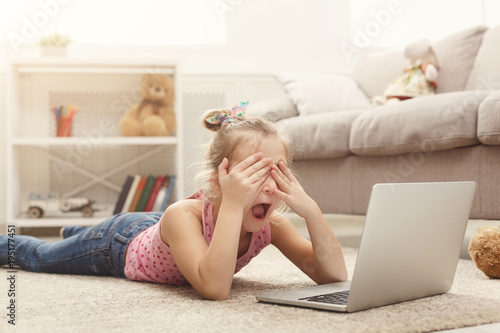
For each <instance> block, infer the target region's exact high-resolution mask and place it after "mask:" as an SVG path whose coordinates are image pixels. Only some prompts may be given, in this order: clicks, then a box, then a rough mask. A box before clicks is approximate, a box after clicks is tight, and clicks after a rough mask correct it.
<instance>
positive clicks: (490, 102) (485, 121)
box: [477, 90, 500, 145]
mask: <svg viewBox="0 0 500 333" xmlns="http://www.w3.org/2000/svg"><path fill="white" fill-rule="evenodd" d="M477 137H478V138H479V141H481V142H482V143H484V144H487V145H500V90H497V91H496V92H494V93H492V94H490V95H489V96H488V97H487V98H486V99H485V100H484V101H483V102H482V103H481V105H480V106H479V111H478V115H477Z"/></svg>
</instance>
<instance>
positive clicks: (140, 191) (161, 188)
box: [114, 175, 176, 214]
mask: <svg viewBox="0 0 500 333" xmlns="http://www.w3.org/2000/svg"><path fill="white" fill-rule="evenodd" d="M175 180H176V176H175V175H165V176H163V175H158V176H153V175H148V176H143V175H127V177H126V179H125V182H124V184H123V186H122V190H121V191H120V195H119V197H118V200H117V202H116V204H115V209H114V214H118V213H120V212H150V211H164V210H165V209H166V208H167V206H168V203H169V201H170V198H171V196H172V191H173V187H174V184H175Z"/></svg>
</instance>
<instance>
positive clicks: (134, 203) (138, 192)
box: [128, 176, 148, 212]
mask: <svg viewBox="0 0 500 333" xmlns="http://www.w3.org/2000/svg"><path fill="white" fill-rule="evenodd" d="M139 177H140V178H141V180H140V181H139V185H137V190H135V194H134V199H132V203H131V204H130V208H129V209H128V211H129V212H135V209H136V208H137V204H138V203H139V199H140V198H141V194H142V190H144V185H146V180H147V178H148V177H146V176H139Z"/></svg>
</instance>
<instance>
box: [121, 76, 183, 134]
mask: <svg viewBox="0 0 500 333" xmlns="http://www.w3.org/2000/svg"><path fill="white" fill-rule="evenodd" d="M141 96H142V101H141V102H140V103H139V104H138V105H136V106H134V107H133V108H132V109H130V110H128V111H127V112H126V113H125V115H124V116H123V118H122V120H121V121H120V132H121V133H122V135H124V136H168V135H173V134H174V133H175V130H176V121H175V112H174V110H173V108H172V105H173V104H174V84H173V80H172V77H171V76H170V75H164V74H145V75H143V77H142V80H141Z"/></svg>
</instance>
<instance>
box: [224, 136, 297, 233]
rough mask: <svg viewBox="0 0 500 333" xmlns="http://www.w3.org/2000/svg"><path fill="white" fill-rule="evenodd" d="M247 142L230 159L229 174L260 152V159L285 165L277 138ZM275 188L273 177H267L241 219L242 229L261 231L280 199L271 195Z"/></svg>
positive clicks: (284, 152) (283, 155)
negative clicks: (280, 162) (268, 159)
mask: <svg viewBox="0 0 500 333" xmlns="http://www.w3.org/2000/svg"><path fill="white" fill-rule="evenodd" d="M248 141H249V143H242V144H240V146H239V147H238V148H237V149H236V150H235V152H234V153H233V156H232V158H231V159H230V160H229V168H228V171H229V172H231V169H232V168H234V167H235V166H236V165H237V164H238V163H240V162H241V161H243V160H244V159H246V158H247V157H249V156H251V155H252V154H254V153H257V152H262V158H266V157H271V159H272V163H273V164H278V162H279V161H283V162H284V163H285V164H286V163H287V156H286V150H285V147H284V146H283V143H282V142H281V140H280V139H279V138H278V137H276V136H269V137H265V138H261V139H258V140H248ZM277 187H278V186H277V185H276V182H275V181H274V179H273V177H271V176H270V175H269V176H267V179H266V180H265V181H264V183H263V184H262V185H261V187H260V189H259V193H258V194H257V196H256V197H255V200H254V201H253V203H252V204H251V208H250V209H249V210H248V212H246V214H245V216H244V217H243V224H242V228H243V229H244V230H245V231H247V232H256V231H259V230H260V229H262V227H263V226H264V224H265V223H266V221H267V220H268V219H269V216H270V215H271V213H272V212H273V211H274V210H275V209H276V207H277V206H278V204H279V203H280V199H279V198H278V197H277V196H276V195H275V194H274V193H273V191H274V189H276V188H277Z"/></svg>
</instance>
